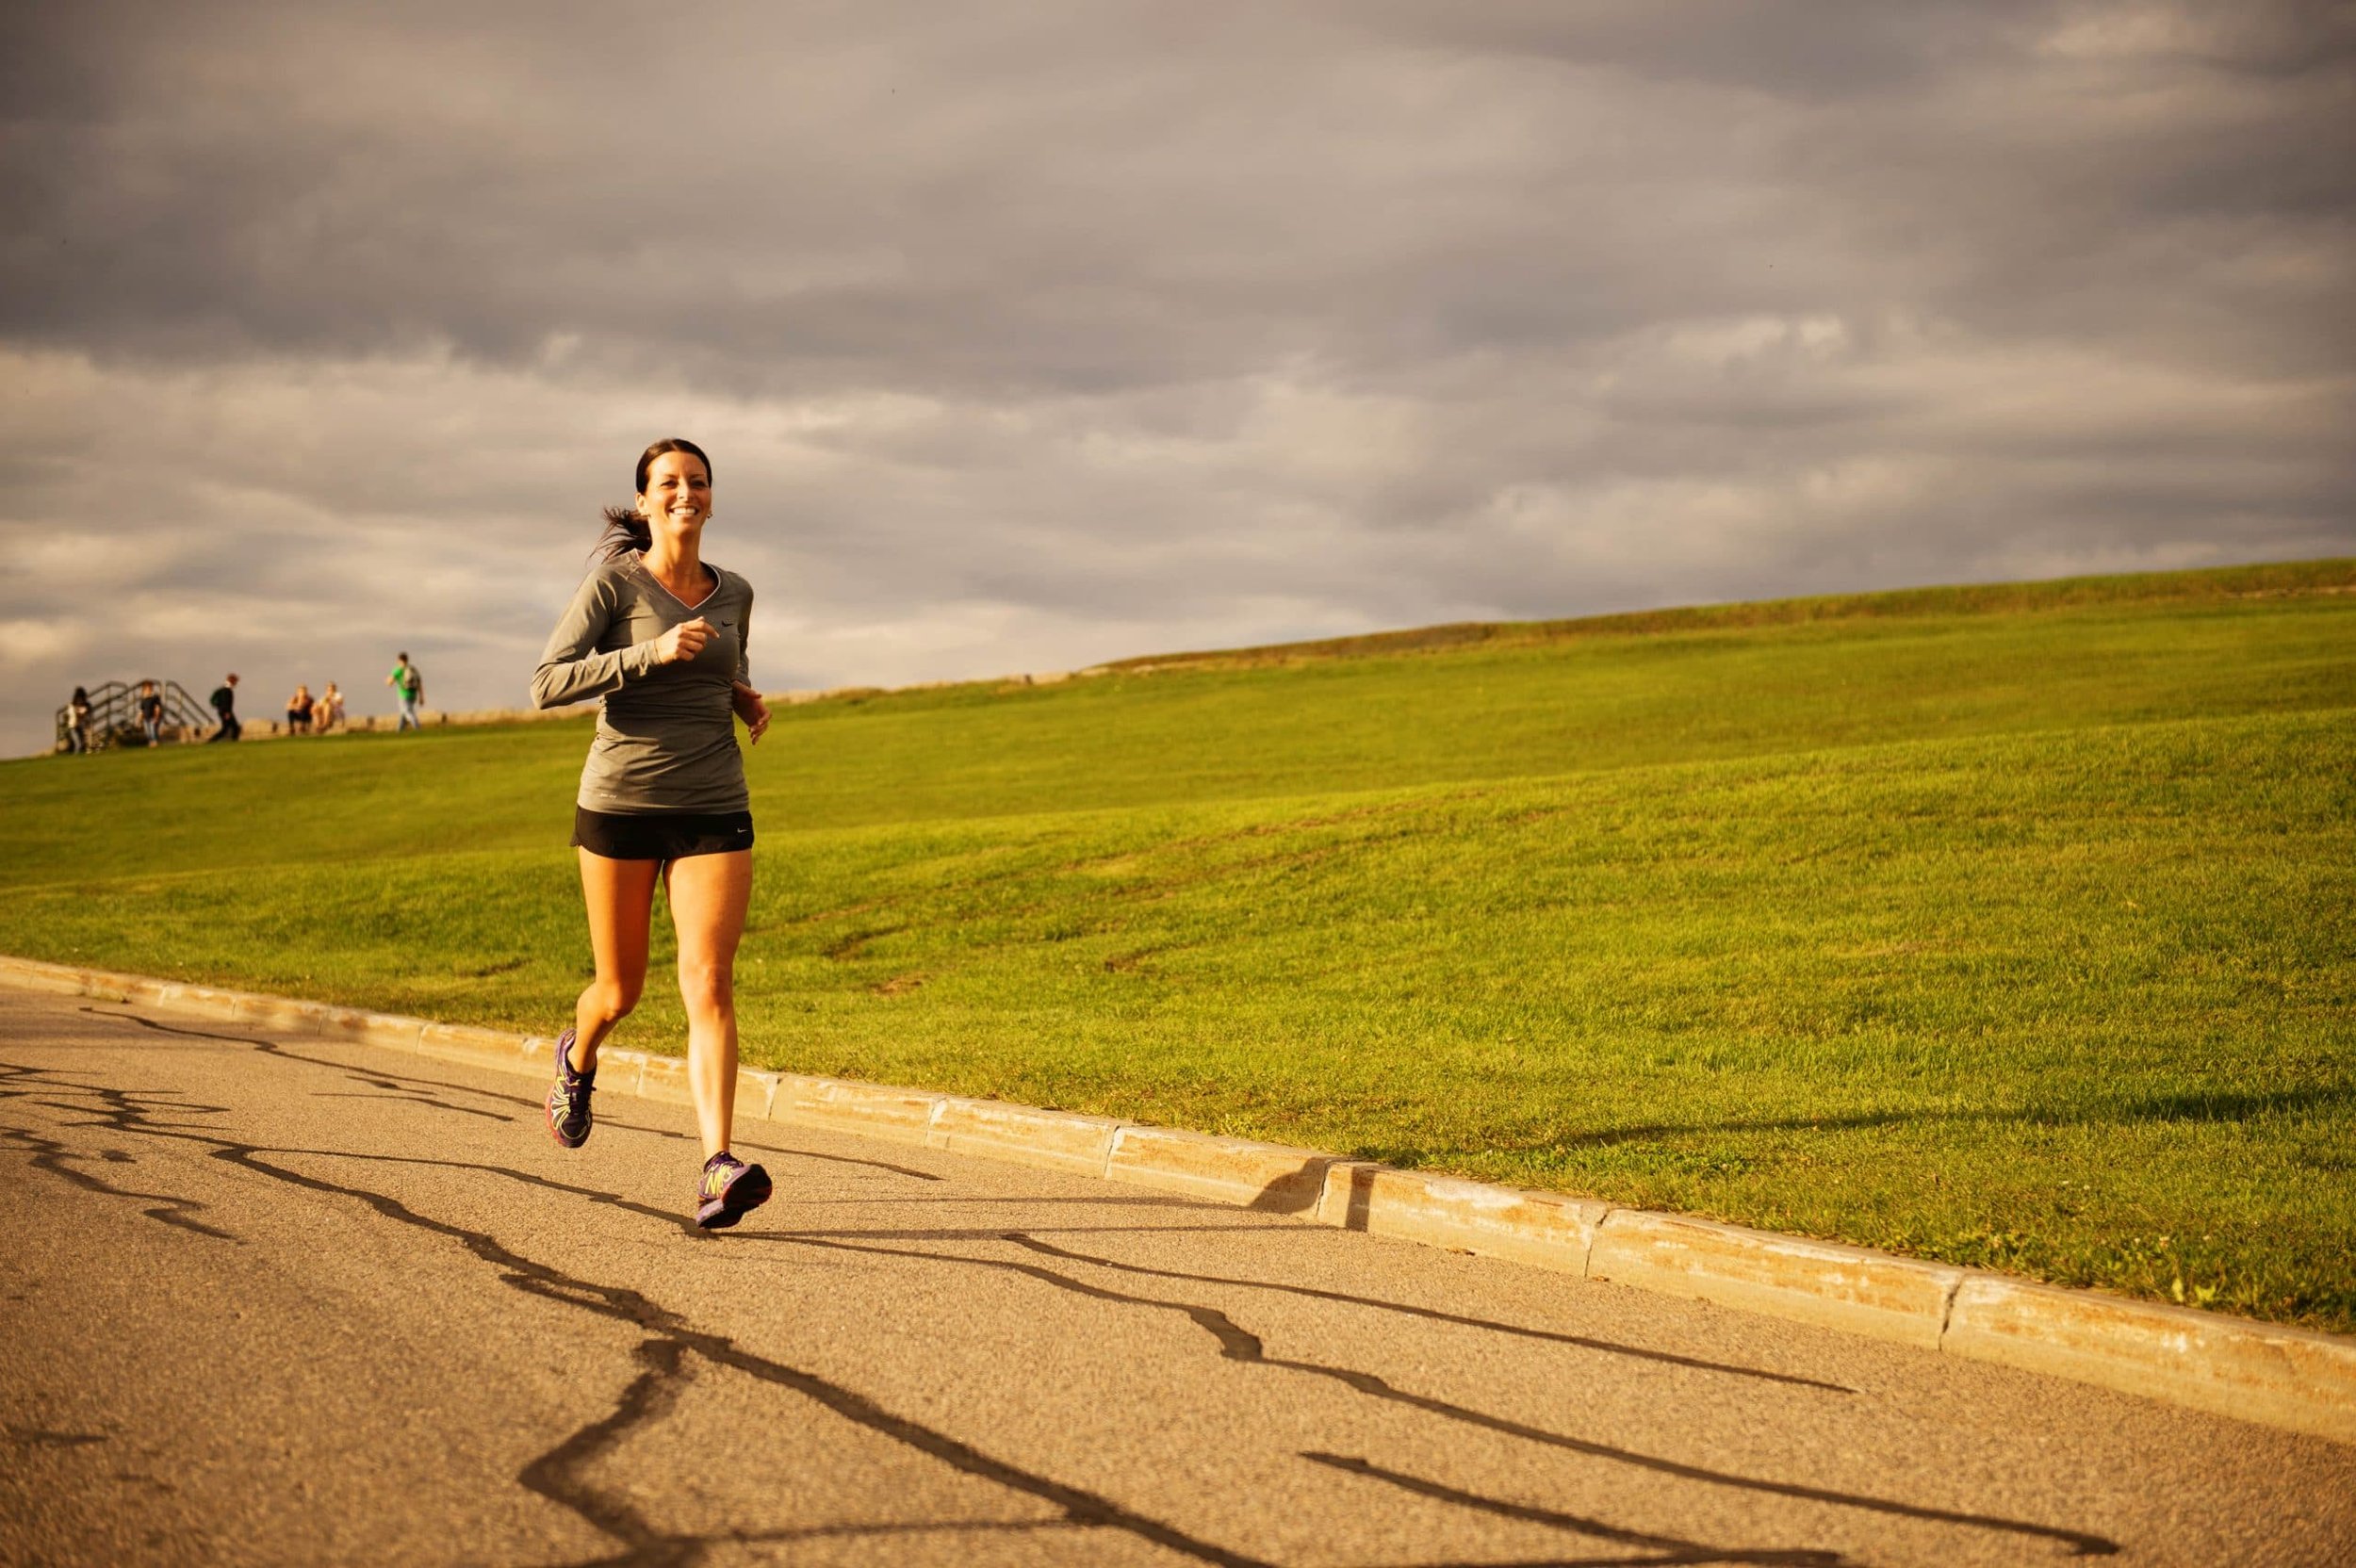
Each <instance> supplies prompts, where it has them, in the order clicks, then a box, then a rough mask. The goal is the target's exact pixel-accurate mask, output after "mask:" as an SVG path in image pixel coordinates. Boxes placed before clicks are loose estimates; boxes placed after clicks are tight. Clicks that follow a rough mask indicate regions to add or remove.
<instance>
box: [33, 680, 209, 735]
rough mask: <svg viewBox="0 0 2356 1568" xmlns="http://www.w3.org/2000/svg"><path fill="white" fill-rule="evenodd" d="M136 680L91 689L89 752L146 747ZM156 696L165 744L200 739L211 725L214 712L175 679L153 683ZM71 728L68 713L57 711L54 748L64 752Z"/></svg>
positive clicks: (108, 683)
mask: <svg viewBox="0 0 2356 1568" xmlns="http://www.w3.org/2000/svg"><path fill="white" fill-rule="evenodd" d="M142 684H145V682H142V681H137V680H109V681H106V682H105V683H103V684H101V685H98V686H93V687H91V688H90V718H89V719H88V721H86V722H87V727H88V729H89V733H90V749H91V750H92V751H104V750H106V748H108V747H109V746H143V745H145V744H147V729H146V727H145V726H143V725H141V724H140V723H139V687H140V686H141V685H142ZM154 685H155V694H156V695H157V696H159V697H161V698H163V702H164V713H163V727H162V733H163V737H164V739H166V740H168V741H194V740H197V739H200V738H201V737H202V736H203V735H204V734H205V731H206V730H208V729H210V728H211V727H213V725H214V723H215V720H214V717H213V711H212V710H211V709H210V708H207V707H205V705H204V704H203V703H200V702H198V701H197V700H196V699H195V698H194V697H192V696H190V695H188V688H187V687H185V686H182V685H181V684H180V683H179V682H178V681H176V680H158V681H155V682H154ZM72 727H73V721H72V717H71V715H70V713H69V712H68V711H67V710H66V709H64V708H59V709H58V710H57V749H58V750H59V751H63V750H65V749H66V733H67V731H68V730H69V729H71V728H72Z"/></svg>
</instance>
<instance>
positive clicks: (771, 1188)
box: [695, 1166, 777, 1231]
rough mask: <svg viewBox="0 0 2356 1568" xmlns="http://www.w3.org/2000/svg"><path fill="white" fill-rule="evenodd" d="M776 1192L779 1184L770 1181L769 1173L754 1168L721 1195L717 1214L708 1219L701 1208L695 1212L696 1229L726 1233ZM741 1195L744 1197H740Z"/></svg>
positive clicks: (759, 1168)
mask: <svg viewBox="0 0 2356 1568" xmlns="http://www.w3.org/2000/svg"><path fill="white" fill-rule="evenodd" d="M776 1190H777V1184H776V1183H774V1182H772V1181H770V1180H769V1173H768V1172H767V1171H765V1170H763V1169H761V1167H759V1166H754V1167H753V1168H751V1169H749V1170H747V1171H746V1172H745V1173H744V1175H742V1176H739V1177H738V1178H737V1179H736V1180H735V1181H734V1182H733V1183H731V1184H729V1186H728V1191H726V1192H724V1193H722V1194H721V1195H720V1209H719V1212H718V1213H717V1214H714V1215H712V1217H710V1218H706V1217H704V1212H703V1210H701V1209H700V1208H699V1209H697V1210H696V1211H695V1225H696V1228H697V1229H699V1230H705V1231H725V1230H727V1229H728V1227H729V1226H731V1225H733V1224H735V1223H736V1222H737V1221H738V1220H740V1219H742V1218H744V1217H745V1216H746V1215H748V1214H750V1213H752V1212H753V1211H754V1210H755V1209H757V1208H759V1207H761V1205H762V1204H763V1203H766V1202H767V1201H769V1195H770V1194H771V1193H773V1192H775V1191H776ZM739 1194H743V1196H742V1197H740V1196H738V1195H739Z"/></svg>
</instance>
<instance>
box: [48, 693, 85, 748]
mask: <svg viewBox="0 0 2356 1568" xmlns="http://www.w3.org/2000/svg"><path fill="white" fill-rule="evenodd" d="M51 690H53V691H54V690H56V688H55V687H52V688H51ZM89 753H90V693H89V692H88V691H87V690H85V689H84V688H82V687H79V686H76V687H74V694H73V695H72V696H70V697H68V698H66V699H65V754H66V755H67V756H68V757H74V756H88V755H89Z"/></svg>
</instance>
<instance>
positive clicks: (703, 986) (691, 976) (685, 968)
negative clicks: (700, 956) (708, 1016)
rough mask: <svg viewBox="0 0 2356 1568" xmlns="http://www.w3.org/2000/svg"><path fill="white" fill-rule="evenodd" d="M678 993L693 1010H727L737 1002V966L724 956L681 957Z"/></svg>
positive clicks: (690, 1009)
mask: <svg viewBox="0 0 2356 1568" xmlns="http://www.w3.org/2000/svg"><path fill="white" fill-rule="evenodd" d="M679 999H680V1000H681V1001H683V1002H685V1003H686V1004H687V1009H688V1011H690V1012H727V1011H728V1010H729V1009H731V1008H733V1007H734V1006H735V1005H736V966H735V964H734V963H732V962H728V961H726V960H722V959H708V960H697V959H690V958H681V959H680V960H679Z"/></svg>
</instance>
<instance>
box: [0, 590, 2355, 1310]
mask: <svg viewBox="0 0 2356 1568" xmlns="http://www.w3.org/2000/svg"><path fill="white" fill-rule="evenodd" d="M2351 588H2356V562H2330V563H2313V564H2299V565H2293V566H2279V567H2265V568H2246V569H2241V570H2238V571H2233V572H2213V573H2194V574H2181V575H2169V576H2162V577H2151V578H2136V579H2109V580H2080V581H2076V582H2070V583H2055V584H2029V585H2017V586H2013V587H2007V588H2000V589H1986V590H1937V591H1926V592H1923V593H1920V594H1914V595H1884V596H1865V597H1859V598H1852V599H1838V600H1812V601H1787V602H1785V603H1783V604H1779V605H1766V606H1734V607H1722V608H1719V609H1713V610H1709V611H1696V612H1684V613H1664V614H1662V615H1658V616H1651V617H1617V618H1612V619H1610V620H1606V621H1600V622H1573V623H1555V624H1549V625H1543V626H1525V627H1509V628H1483V629H1465V628H1456V629H1437V630H1435V631H1432V632H1426V633H1418V634H1406V635H1400V636H1397V637H1393V638H1387V639H1366V640H1359V641H1357V642H1355V643H1352V644H1343V645H1315V646H1306V647H1301V648H1294V649H1283V650H1267V649H1262V650H1248V651H1245V652H1240V653H1235V654H1229V655H1214V656H1189V657H1186V658H1182V659H1178V660H1164V661H1158V662H1146V663H1148V664H1153V663H1158V664H1159V665H1161V666H1162V667H1160V668H1158V669H1153V670H1151V671H1150V673H1148V672H1145V671H1140V670H1139V669H1137V668H1136V667H1134V666H1133V667H1130V668H1127V669H1121V670H1116V671H1115V672H1114V673H1111V674H1107V675H1104V676H1100V677H1096V678H1088V679H1085V680H1075V681H1072V682H1070V683H1067V684H1063V685H1057V686H1046V687H1035V688H1020V687H1018V688H1011V689H1000V688H996V687H992V686H988V685H984V686H969V687H957V688H949V689H943V690H939V691H931V692H921V693H909V694H898V695H888V696H876V697H873V698H850V699H837V700H830V701H827V702H823V703H816V704H810V705H808V706H804V707H798V708H794V709H788V710H783V711H780V712H779V715H778V719H777V726H776V728H775V730H774V731H773V733H772V735H771V737H770V739H769V740H768V741H766V742H764V743H762V745H761V747H760V748H759V749H758V750H757V751H755V752H754V753H753V754H752V756H751V774H752V779H753V790H754V796H755V810H756V814H757V816H758V818H759V821H760V824H761V849H760V851H759V852H758V859H759V868H760V869H759V884H758V890H757V893H756V898H755V907H754V910H753V917H752V925H751V929H750V932H749V934H748V936H747V938H746V941H745V946H744V959H743V964H742V969H741V972H740V990H741V992H742V997H743V1005H744V1021H745V1037H746V1046H747V1054H748V1056H749V1058H750V1059H751V1060H753V1061H754V1062H755V1063H757V1064H760V1065H767V1066H775V1067H784V1068H791V1069H795V1070H804V1071H816V1072H826V1073H836V1074H843V1075H849V1076H855V1077H861V1078H870V1079H877V1080H883V1081H887V1082H895V1083H906V1084H917V1085H923V1086H928V1087H936V1088H945V1089H951V1090H956V1091H958V1092H962V1093H969V1094H976V1093H977V1094H996V1095H1001V1096H1004V1097H1006V1098H1008V1099H1014V1100H1022V1101H1027V1102H1030V1103H1041V1104H1050V1105H1059V1106H1065V1107H1070V1108H1073V1109H1080V1110H1088V1111H1096V1112H1104V1113H1108V1114H1114V1115H1121V1116H1129V1117H1137V1118H1142V1119H1149V1120H1153V1121H1157V1122H1162V1123H1166V1124H1172V1125H1179V1126H1188V1127H1197V1128H1203V1129H1206V1130H1212V1131H1219V1132H1229V1133H1236V1134H1241V1135H1250V1136H1254V1137H1264V1138H1272V1139H1277V1140H1281V1141H1285V1142H1296V1143H1306V1144H1311V1145H1315V1146H1318V1147H1323V1148H1328V1149H1336V1150H1342V1151H1346V1152H1354V1153H1362V1154H1366V1155H1371V1156H1373V1157H1376V1158H1380V1159H1383V1160H1386V1161H1389V1162H1392V1163H1394V1164H1402V1165H1415V1166H1422V1167H1427V1168H1434V1169H1443V1170H1448V1171H1454V1172H1459V1173H1463V1174H1466V1175H1471V1176H1476V1177H1481V1178H1485V1179H1490V1180H1497V1181H1504V1182H1512V1183H1516V1184H1526V1185H1533V1186H1544V1187H1552V1188H1557V1189H1560V1190H1564V1191H1571V1192H1579V1193H1587V1194H1592V1195H1595V1196H1598V1197H1603V1198H1608V1199H1612V1200H1615V1201H1625V1202H1630V1203H1638V1204H1644V1205H1647V1206H1654V1207H1668V1208H1677V1209H1682V1210H1687V1211H1692V1212H1697V1213H1702V1214H1708V1215H1713V1216H1717V1217H1725V1218H1727V1219H1732V1220H1736V1221H1739V1222H1742V1223H1744V1224H1752V1225H1760V1226H1766V1227H1770V1228H1774V1229H1778V1230H1789V1231H1799V1232H1805V1233H1810V1234H1815V1235H1822V1236H1829V1237H1836V1238H1839V1239H1842V1240H1847V1241H1855V1242H1860V1243H1865V1244H1868V1245H1872V1246H1877V1247H1885V1248H1890V1249H1892V1250H1899V1251H1906V1252H1912V1253H1916V1254H1919V1255H1922V1256H1928V1257H1936V1258H1942V1259H1948V1260H1953V1261H1956V1262H1963V1263H1970V1264H1978V1265H1985V1266H1995V1267H2000V1268H2007V1269H2013V1270H2016V1271H2020V1272H2023V1273H2027V1274H2032V1275H2036V1276H2038V1277H2041V1278H2047V1279H2053V1280H2057V1281H2062V1282H2072V1283H2094V1284H2102V1285H2107V1286H2111V1287H2114V1288H2118V1289H2121V1290H2127V1291H2133V1292H2138V1293H2143V1294H2149V1295H2157V1296H2160V1297H2162V1298H2165V1299H2183V1300H2185V1301H2190V1302H2208V1303H2212V1304H2215V1305H2217V1306H2221V1307H2228V1308H2231V1309H2233V1310H2235V1311H2239V1312H2244V1313H2249V1314H2251V1315H2258V1316H2263V1317H2268V1318H2274V1319H2278V1320H2283V1321H2293V1322H2303V1323H2307V1324H2310V1325H2313V1326H2317V1327H2324V1328H2331V1329H2338V1330H2343V1331H2348V1330H2356V1115H2352V1113H2356V729H2351V721H2352V720H2356V594H2351V593H2350V591H2349V590H2350V589H2351ZM525 673H526V672H522V671H518V672H517V684H518V687H519V688H520V686H521V684H522V681H523V678H524V674H525ZM586 742H587V732H586V728H585V727H584V726H583V725H581V724H566V723H560V724H548V725H539V726H516V727H505V728H483V729H466V730H450V731H441V732H432V733H428V734H426V735H424V736H422V737H417V736H411V737H400V738H396V737H389V736H357V737H350V738H335V739H330V740H325V741H313V742H302V743H297V742H281V743H272V744H268V745H249V746H245V747H240V748H236V749H234V750H233V749H232V748H227V747H211V748H197V747H190V748H175V749H171V750H167V751H164V752H161V753H155V754H147V753H137V752H134V753H128V754H108V755H102V756H99V757H96V758H90V759H72V758H41V759H35V760H25V761H19V762H11V763H7V764H0V806H4V807H5V810H6V812H7V817H8V822H9V823H10V824H11V825H12V826H13V828H14V831H13V832H12V833H11V835H10V841H11V844H12V850H11V854H10V856H9V858H8V864H7V865H6V866H5V868H0V886H5V888H6V890H7V897H6V899H5V900H4V901H0V950H6V951H8V952H13V953H18V954H22V955H25V956H34V957H43V958H52V959H58V960H65V961H74V962H83V963H90V964H96V965H101V966H106V967H111V968H118V969H124V970H132V971H138V972H150V973H162V974H169V975H174V976H181V977H186V978H190V979H197V980H205V981H211V982H216V983H221V984H227V985H237V986H243V987H249V988H260V989H266V990H275V991H283V992H287V993H291V994H300V995H304V996H313V997H319V998H323V999H328V1000H333V1001H337V1002H343V1003H348V1004H352V1005H363V1006H372V1007H384V1008H389V1009H393V1010H398V1011H403V1012H411V1013H420V1014H424V1015H427V1016H431V1017H436V1018H444V1019H450V1020H454V1021H477V1022H484V1023H494V1024H505V1025H510V1026H515V1027H524V1028H532V1029H537V1030H553V1029H554V1028H555V1027H557V1026H558V1025H559V1023H560V1022H561V1021H562V1020H563V1018H564V1016H565V1015H566V1014H567V1012H568V1009H569V1005H570V1000H571V997H572V994H573V992H574V991H575V989H576V988H578V987H579V985H580V984H581V979H582V978H583V976H584V975H585V973H586V972H587V959H588V954H587V940H586V935H585V929H584V926H583V922H582V917H581V909H580V904H579V895H578V891H577V887H576V883H575V880H574V872H573V867H572V862H571V858H570V855H571V852H570V851H569V850H567V849H566V848H565V846H564V838H565V833H566V830H567V827H568V825H569V818H570V811H571V791H572V785H573V781H574V779H575V776H577V774H578V771H579V767H580V762H581V753H582V750H583V748H584V746H585V745H586ZM663 956H664V953H663V950H662V949H661V948H660V947H659V948H658V961H662V959H663ZM680 1028H681V1023H680V1019H679V1009H678V1005H677V1002H676V999H675V998H674V997H672V996H671V995H669V994H668V993H667V992H664V991H663V990H662V989H660V988H655V987H650V988H649V991H648V1001H647V1004H646V1005H645V1006H644V1007H643V1008H642V1009H641V1011H640V1013H639V1014H638V1016H637V1017H635V1018H633V1019H632V1020H631V1021H630V1022H629V1023H627V1024H626V1025H625V1026H624V1031H623V1036H622V1043H625V1044H631V1045H638V1046H643V1047H646V1048H649V1049H657V1050H662V1049H676V1048H677V1042H678V1039H679V1031H680Z"/></svg>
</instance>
